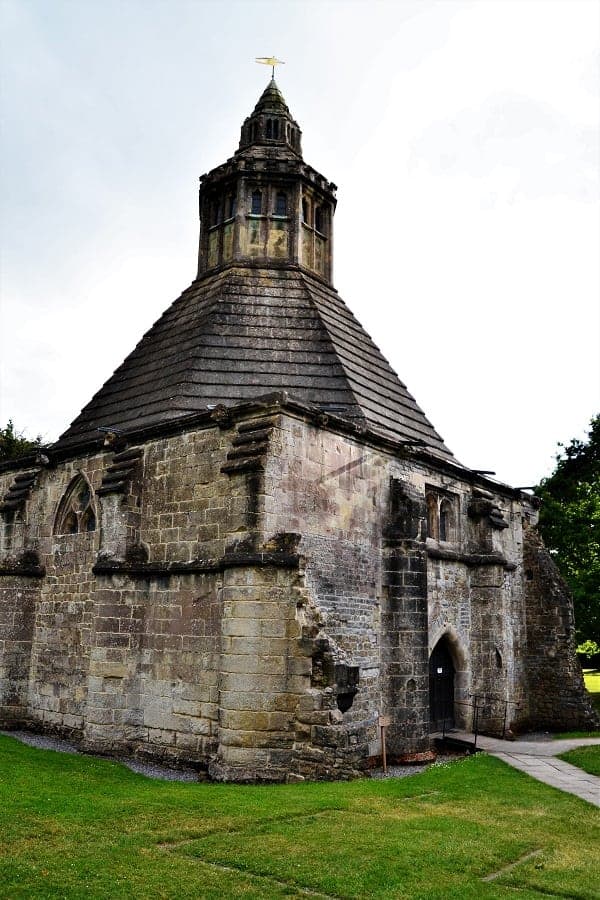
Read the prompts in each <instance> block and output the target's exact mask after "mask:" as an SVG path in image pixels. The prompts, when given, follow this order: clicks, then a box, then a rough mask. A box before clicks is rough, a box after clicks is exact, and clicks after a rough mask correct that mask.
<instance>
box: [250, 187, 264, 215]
mask: <svg viewBox="0 0 600 900" xmlns="http://www.w3.org/2000/svg"><path fill="white" fill-rule="evenodd" d="M250 212H251V213H252V215H253V216H260V214H261V213H262V194H261V192H260V191H254V193H253V194H252V205H251V207H250Z"/></svg>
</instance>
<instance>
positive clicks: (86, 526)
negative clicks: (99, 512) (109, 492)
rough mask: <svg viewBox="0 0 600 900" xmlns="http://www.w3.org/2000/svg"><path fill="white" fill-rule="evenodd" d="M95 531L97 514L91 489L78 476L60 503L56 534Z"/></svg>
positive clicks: (81, 477)
mask: <svg viewBox="0 0 600 900" xmlns="http://www.w3.org/2000/svg"><path fill="white" fill-rule="evenodd" d="M95 530H96V513H95V512H94V504H93V501H92V491H91V488H90V486H89V484H88V483H87V481H86V480H85V478H84V477H83V475H76V476H75V478H74V479H73V481H72V482H71V484H70V485H69V487H68V488H67V490H66V491H65V493H64V495H63V498H62V500H61V501H60V504H59V507H58V512H57V514H56V519H55V521H54V533H55V534H78V533H80V532H82V531H95Z"/></svg>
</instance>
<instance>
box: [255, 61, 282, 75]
mask: <svg viewBox="0 0 600 900" xmlns="http://www.w3.org/2000/svg"><path fill="white" fill-rule="evenodd" d="M256 62H257V63H262V65H263V66H271V70H272V77H273V78H275V66H285V62H284V61H283V60H282V59H277V58H276V57H275V56H257V57H256Z"/></svg>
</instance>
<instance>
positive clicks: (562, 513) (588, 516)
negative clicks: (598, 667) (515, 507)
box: [536, 415, 600, 643]
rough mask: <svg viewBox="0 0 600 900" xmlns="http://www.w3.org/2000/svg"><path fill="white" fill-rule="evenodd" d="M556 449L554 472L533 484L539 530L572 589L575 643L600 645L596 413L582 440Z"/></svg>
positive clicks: (599, 432) (599, 431)
mask: <svg viewBox="0 0 600 900" xmlns="http://www.w3.org/2000/svg"><path fill="white" fill-rule="evenodd" d="M559 447H560V452H559V453H558V455H557V457H556V467H555V469H554V472H553V473H552V475H550V477H549V478H545V479H543V481H542V482H541V483H540V485H539V487H537V488H536V494H537V496H538V497H540V499H541V500H542V507H541V509H540V524H539V529H540V532H541V534H542V537H543V539H544V543H545V544H546V546H547V547H548V549H549V550H550V552H551V554H552V556H553V557H554V560H555V562H556V564H557V566H558V568H559V569H560V572H561V574H562V575H563V577H564V578H565V580H566V581H567V583H568V584H569V587H570V588H571V591H572V592H573V599H574V602H575V626H576V630H577V638H578V641H579V642H581V641H586V640H589V641H596V642H597V643H600V415H597V416H595V417H594V418H593V419H592V421H591V423H590V430H589V433H588V440H587V441H580V440H577V439H575V440H572V441H571V443H570V444H569V445H568V446H564V445H563V444H559Z"/></svg>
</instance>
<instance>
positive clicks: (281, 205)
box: [275, 191, 287, 216]
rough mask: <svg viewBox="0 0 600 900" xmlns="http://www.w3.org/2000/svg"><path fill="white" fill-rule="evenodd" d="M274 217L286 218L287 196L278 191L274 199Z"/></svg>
mask: <svg viewBox="0 0 600 900" xmlns="http://www.w3.org/2000/svg"><path fill="white" fill-rule="evenodd" d="M275 215H276V216H287V195H286V194H284V192H283V191H279V193H278V194H277V197H276V198H275Z"/></svg>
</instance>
